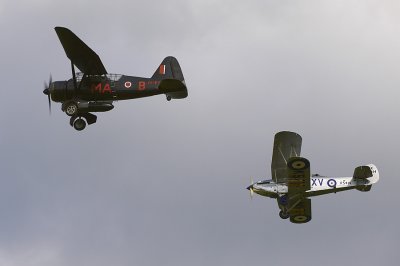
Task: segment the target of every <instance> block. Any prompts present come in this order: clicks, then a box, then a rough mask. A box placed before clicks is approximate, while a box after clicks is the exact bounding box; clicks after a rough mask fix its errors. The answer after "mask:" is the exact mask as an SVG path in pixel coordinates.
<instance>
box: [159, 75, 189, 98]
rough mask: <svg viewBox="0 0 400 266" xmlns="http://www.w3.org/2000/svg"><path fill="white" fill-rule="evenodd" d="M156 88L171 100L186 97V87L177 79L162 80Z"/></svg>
mask: <svg viewBox="0 0 400 266" xmlns="http://www.w3.org/2000/svg"><path fill="white" fill-rule="evenodd" d="M158 88H159V89H160V91H161V92H163V93H165V94H166V95H168V96H170V97H171V98H172V99H182V98H186V97H187V96H188V92H187V89H186V85H185V84H184V83H183V82H182V81H180V80H177V79H163V80H162V81H161V82H160V85H159V86H158Z"/></svg>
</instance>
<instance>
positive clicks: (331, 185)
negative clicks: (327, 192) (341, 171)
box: [327, 179, 336, 188]
mask: <svg viewBox="0 0 400 266" xmlns="http://www.w3.org/2000/svg"><path fill="white" fill-rule="evenodd" d="M327 184H328V187H332V188H333V187H336V180H335V179H329V180H328V182H327Z"/></svg>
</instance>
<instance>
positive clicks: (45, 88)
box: [43, 74, 53, 114]
mask: <svg viewBox="0 0 400 266" xmlns="http://www.w3.org/2000/svg"><path fill="white" fill-rule="evenodd" d="M52 82H53V78H52V77H51V74H50V78H49V83H48V84H47V83H46V82H44V90H43V93H44V94H45V95H47V99H48V100H49V114H51V91H50V88H49V87H50V86H51V83H52Z"/></svg>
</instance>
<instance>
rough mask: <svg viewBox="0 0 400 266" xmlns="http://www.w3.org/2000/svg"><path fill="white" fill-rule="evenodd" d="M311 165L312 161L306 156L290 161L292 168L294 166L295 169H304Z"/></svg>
mask: <svg viewBox="0 0 400 266" xmlns="http://www.w3.org/2000/svg"><path fill="white" fill-rule="evenodd" d="M309 166H310V163H309V162H308V160H307V159H304V158H298V159H295V160H293V161H292V162H290V168H292V169H293V170H303V169H305V168H307V167H309Z"/></svg>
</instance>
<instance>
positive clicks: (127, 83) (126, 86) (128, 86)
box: [124, 81, 132, 89]
mask: <svg viewBox="0 0 400 266" xmlns="http://www.w3.org/2000/svg"><path fill="white" fill-rule="evenodd" d="M124 85H125V88H127V89H129V88H130V87H131V86H132V83H131V82H130V81H127V82H125V84H124Z"/></svg>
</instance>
